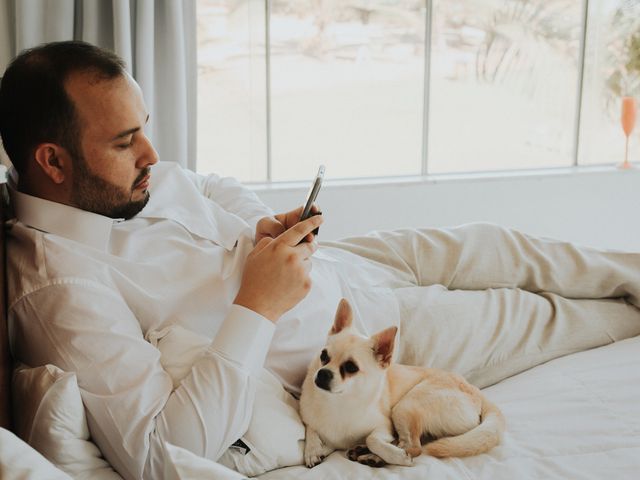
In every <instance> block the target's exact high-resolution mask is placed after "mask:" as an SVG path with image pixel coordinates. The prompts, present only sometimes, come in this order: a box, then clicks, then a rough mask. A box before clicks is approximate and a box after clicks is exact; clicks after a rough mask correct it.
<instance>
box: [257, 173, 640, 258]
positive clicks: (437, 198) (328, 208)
mask: <svg viewBox="0 0 640 480" xmlns="http://www.w3.org/2000/svg"><path fill="white" fill-rule="evenodd" d="M327 173H329V172H327ZM254 189H255V190H256V193H257V194H258V195H259V196H260V197H261V198H262V200H263V201H264V202H265V203H267V204H268V205H270V206H271V207H272V208H274V210H275V211H276V212H280V211H287V210H290V209H292V208H295V207H296V206H299V205H300V204H301V203H302V201H303V200H304V197H305V196H306V193H307V189H308V185H306V184H289V185H273V186H260V187H258V186H256V187H254ZM317 203H318V204H319V205H320V207H321V209H322V211H323V214H324V216H325V222H324V224H323V226H322V228H321V230H320V238H321V239H327V240H329V239H336V238H340V237H345V236H350V235H358V234H363V233H366V232H368V231H371V230H376V229H377V230H386V229H395V228H402V227H418V226H451V225H458V224H462V223H467V222H475V221H487V222H493V223H497V224H500V225H505V226H509V227H513V228H517V229H520V230H522V231H525V232H527V233H531V234H533V235H539V236H546V237H552V238H559V239H563V240H569V241H572V242H577V243H579V244H583V245H587V246H592V247H597V248H609V249H621V250H631V251H638V252H640V170H638V169H634V170H618V169H616V168H613V167H592V168H588V167H582V168H570V169H558V170H546V171H538V172H520V173H513V172H510V173H509V174H478V175H456V176H454V175H452V176H438V177H429V178H426V179H415V178H414V179H396V180H385V181H374V183H371V182H365V181H353V182H349V181H337V180H336V181H331V179H330V178H328V179H327V181H325V185H324V186H323V189H322V191H321V192H320V195H319V197H318V202H317Z"/></svg>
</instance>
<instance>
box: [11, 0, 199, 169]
mask: <svg viewBox="0 0 640 480" xmlns="http://www.w3.org/2000/svg"><path fill="white" fill-rule="evenodd" d="M59 40H84V41H86V42H90V43H93V44H95V45H98V46H100V47H105V48H108V49H111V50H113V51H114V52H115V53H117V54H118V55H120V56H121V57H122V58H123V59H124V60H125V61H126V63H127V69H128V70H129V72H130V73H131V74H132V75H133V77H134V78H135V79H136V81H137V82H138V84H140V87H141V88H142V91H143V94H144V98H145V101H146V104H147V108H148V109H149V112H150V114H151V118H150V120H149V126H148V132H149V136H150V138H151V140H152V142H153V144H154V146H155V147H156V150H158V153H159V155H160V159H161V160H169V161H173V162H177V163H180V164H181V165H184V166H186V167H189V168H191V169H194V170H195V162H196V157H195V153H196V86H197V80H196V78H197V77H196V75H197V70H196V68H197V67H196V7H195V0H155V1H154V0H0V75H1V72H4V70H5V68H6V67H7V65H8V63H9V62H10V61H11V59H12V58H13V57H15V56H16V55H17V54H18V53H20V52H21V51H22V50H24V49H25V48H29V47H33V46H35V45H39V44H41V43H44V42H51V41H59Z"/></svg>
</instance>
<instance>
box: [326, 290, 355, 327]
mask: <svg viewBox="0 0 640 480" xmlns="http://www.w3.org/2000/svg"><path fill="white" fill-rule="evenodd" d="M352 322H353V311H352V310H351V305H349V302H348V301H347V299H346V298H343V299H342V300H340V303H339V304H338V310H337V311H336V318H335V320H334V321H333V326H332V327H331V331H330V332H329V335H335V334H336V333H340V332H341V331H342V330H344V329H345V328H349V327H350V326H351V323H352Z"/></svg>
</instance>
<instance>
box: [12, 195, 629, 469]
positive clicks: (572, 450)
mask: <svg viewBox="0 0 640 480" xmlns="http://www.w3.org/2000/svg"><path fill="white" fill-rule="evenodd" d="M2 188H4V186H2ZM4 198H5V197H4V195H2V199H3V200H4ZM2 207H3V210H2V215H3V216H4V215H5V213H6V212H5V204H4V201H3V202H2ZM3 236H4V231H2V235H1V236H0V241H1V245H2V254H1V255H0V262H1V263H0V267H1V272H2V286H1V288H0V311H1V313H2V316H1V320H0V427H2V429H5V430H4V431H5V432H6V431H8V430H11V429H12V428H14V427H15V425H14V424H15V423H16V422H15V421H16V420H17V419H15V418H13V419H12V417H11V408H10V406H11V402H10V398H11V394H10V387H11V385H10V379H11V376H12V371H13V370H12V368H13V366H12V363H11V360H10V357H9V349H8V338H7V319H6V305H5V300H4V299H5V295H4V293H5V289H6V285H5V269H4V260H5V259H4V255H5V248H4V239H3ZM484 391H485V393H486V395H487V396H488V397H489V398H490V399H491V400H493V401H494V402H495V403H496V404H498V405H499V406H500V407H501V409H502V411H503V413H504V415H505V417H506V420H507V429H506V433H505V436H504V439H503V443H502V444H501V445H500V446H499V447H497V448H495V449H493V450H492V451H491V452H489V453H487V454H483V455H480V456H477V457H471V458H465V459H448V460H437V459H434V458H429V457H425V456H422V457H420V458H418V459H417V460H416V462H415V465H414V466H413V467H385V468H380V469H373V468H370V467H367V466H363V465H360V464H357V463H354V462H351V461H349V460H348V459H347V458H346V457H345V454H344V452H341V451H338V452H334V453H333V454H331V455H330V456H329V457H328V458H327V459H326V460H325V461H324V462H323V463H322V464H320V465H318V466H316V467H314V468H312V469H308V468H306V467H303V466H300V465H297V466H296V465H294V466H289V467H284V468H278V469H276V470H272V471H269V472H266V473H264V474H262V475H259V476H258V477H257V478H260V479H262V480H276V479H278V480H279V479H284V480H286V479H292V480H293V479H303V480H304V479H308V480H315V479H323V480H329V479H353V478H372V479H398V480H412V479H416V480H417V479H424V478H438V479H449V478H450V479H513V478H545V479H552V478H557V479H567V478H571V479H602V478H607V477H610V478H615V479H627V478H628V479H631V478H638V475H639V473H638V472H640V401H638V399H640V336H633V337H631V338H626V339H624V340H620V341H614V342H612V343H610V344H609V345H605V346H602V347H598V348H593V349H587V350H584V351H580V352H576V353H573V354H570V355H567V356H564V357H561V358H556V359H554V360H551V361H548V362H546V363H543V364H541V365H539V366H536V367H534V368H531V369H529V370H527V371H525V372H523V373H520V374H518V375H515V376H512V377H510V378H507V379H505V380H503V381H501V382H499V383H497V384H495V385H492V386H490V387H488V388H486V389H485V390H484ZM80 410H82V409H81V408H80ZM12 420H13V421H12ZM7 438H13V437H8V436H7V435H4V436H3V437H2V439H3V440H2V443H3V446H2V448H7V445H6V443H7V441H8V440H7ZM22 448H26V447H24V446H23V447H22ZM174 452H175V450H168V456H169V457H171V458H170V461H171V462H173V463H172V469H171V471H169V470H167V472H168V473H167V476H166V478H176V479H177V478H182V479H185V478H242V477H241V476H238V475H237V474H233V473H232V472H230V471H228V470H226V469H225V468H224V467H221V466H220V465H218V464H215V463H214V462H210V461H207V460H204V459H200V458H199V457H195V456H194V455H189V454H188V452H178V454H176V455H174ZM45 456H46V455H45ZM3 458H5V457H3ZM21 458H25V457H21ZM2 462H3V460H2V458H0V474H1V475H0V476H4V475H6V474H7V472H8V473H9V474H10V473H11V471H10V470H7V468H11V467H6V466H5V470H4V473H3V470H2ZM23 462H26V460H25V461H23ZM54 463H55V462H54ZM51 468H54V467H51ZM101 468H102V473H100V475H98V474H97V473H91V472H89V473H87V474H86V475H84V476H82V477H81V478H111V479H115V478H120V477H118V476H117V474H115V473H114V472H113V471H110V470H109V471H108V472H107V471H106V468H105V466H104V464H101ZM58 473H59V472H58ZM8 478H11V475H8ZM20 478H45V477H42V476H40V474H37V475H36V474H34V475H32V476H23V477H20ZM51 478H58V477H55V475H52V476H51ZM60 478H66V477H60ZM76 478H79V477H76Z"/></svg>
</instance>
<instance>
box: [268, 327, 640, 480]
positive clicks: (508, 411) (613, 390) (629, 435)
mask: <svg viewBox="0 0 640 480" xmlns="http://www.w3.org/2000/svg"><path fill="white" fill-rule="evenodd" d="M484 391H485V392H486V394H487V396H488V397H489V398H490V399H492V400H493V401H494V402H496V403H497V404H498V405H499V406H500V408H501V409H502V411H503V412H504V414H505V417H506V419H507V430H506V433H505V437H504V441H503V444H502V445H501V446H499V447H497V448H495V449H494V450H493V451H491V452H489V453H488V454H484V455H480V456H477V457H471V458H466V459H449V460H444V461H442V460H437V459H435V458H429V457H425V456H422V457H420V458H419V459H417V461H416V465H415V466H414V467H385V468H381V469H374V468H370V467H367V466H364V465H360V464H357V463H354V462H351V461H349V460H347V459H346V458H345V456H344V452H334V453H333V454H332V455H330V456H329V457H328V458H327V459H326V460H325V462H324V463H322V464H321V465H319V466H317V467H315V468H313V469H307V468H306V467H289V468H283V469H280V470H275V471H272V472H268V473H266V474H263V475H261V476H260V477H258V478H260V479H262V480H275V479H277V480H287V479H292V480H293V479H302V480H313V479H322V480H330V479H357V478H372V479H402V480H423V479H427V478H432V479H438V480H440V479H456V480H457V479H492V480H496V479H497V480H500V479H505V480H507V479H509V480H512V479H523V478H540V479H553V478H557V479H572V480H573V479H612V480H613V479H616V480H618V479H632V478H633V479H637V478H640V337H634V338H631V339H628V340H623V341H620V342H616V343H614V344H610V345H607V346H604V347H600V348H596V349H593V350H588V351H584V352H579V353H575V354H572V355H569V356H566V357H563V358H559V359H556V360H553V361H550V362H548V363H546V364H543V365H540V366H538V367H535V368H533V369H531V370H529V371H526V372H524V373H521V374H519V375H516V376H514V377H511V378H509V379H507V380H504V381H502V382H500V383H499V384H497V385H494V386H492V387H489V388H487V389H485V390H484Z"/></svg>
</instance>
